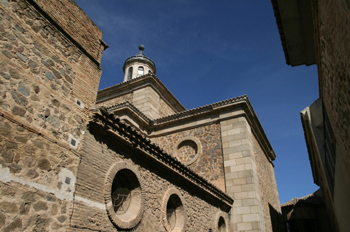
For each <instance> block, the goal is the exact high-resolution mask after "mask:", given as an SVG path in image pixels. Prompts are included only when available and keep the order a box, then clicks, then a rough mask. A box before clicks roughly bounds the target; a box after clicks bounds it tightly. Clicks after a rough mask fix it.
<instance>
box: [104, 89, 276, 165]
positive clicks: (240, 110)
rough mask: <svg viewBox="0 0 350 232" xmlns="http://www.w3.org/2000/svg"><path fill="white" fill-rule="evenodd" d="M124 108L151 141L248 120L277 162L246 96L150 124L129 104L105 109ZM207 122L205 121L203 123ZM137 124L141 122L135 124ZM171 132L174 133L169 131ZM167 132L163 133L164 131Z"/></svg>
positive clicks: (256, 135)
mask: <svg viewBox="0 0 350 232" xmlns="http://www.w3.org/2000/svg"><path fill="white" fill-rule="evenodd" d="M123 107H129V108H130V110H133V111H134V112H137V113H135V114H133V115H130V116H131V117H140V118H142V119H140V120H142V121H144V122H145V123H146V124H143V126H144V127H145V129H146V131H147V134H145V136H148V137H158V136H160V135H162V134H169V133H174V132H175V131H180V130H186V129H189V128H195V127H198V126H200V125H206V124H212V123H217V122H220V121H223V120H227V119H229V118H234V117H245V118H246V119H247V121H248V123H249V124H250V126H251V128H252V132H253V134H254V135H255V137H256V140H257V141H258V143H259V144H260V146H261V149H262V150H263V151H264V153H265V155H266V157H267V159H268V160H269V161H270V162H271V163H272V161H273V160H275V159H276V154H275V152H274V150H273V148H272V146H271V144H270V142H269V140H268V138H267V136H266V134H265V131H264V129H263V127H262V126H261V124H260V121H259V119H258V117H257V115H256V114H255V112H254V109H253V107H252V105H251V103H250V101H249V99H248V97H247V95H243V96H239V97H235V98H231V99H228V100H224V101H220V102H217V103H213V104H210V105H205V106H201V107H198V108H194V109H191V110H187V111H182V112H179V113H176V114H173V115H169V116H166V117H163V118H159V119H155V120H151V119H149V118H148V117H147V116H145V115H144V114H143V113H141V112H140V111H139V110H138V109H137V108H136V107H135V106H133V105H132V104H131V103H130V102H125V103H121V104H117V105H114V106H111V107H109V108H106V109H107V110H108V112H109V113H112V112H113V113H115V114H118V111H120V110H121V109H122V108H123ZM203 118H204V119H203ZM135 121H138V120H135ZM180 123H181V124H182V126H181V128H174V127H173V125H174V124H180ZM168 128H171V130H166V129H168ZM164 129H165V130H166V131H167V132H161V131H162V130H164Z"/></svg>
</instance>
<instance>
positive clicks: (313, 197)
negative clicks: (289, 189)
mask: <svg viewBox="0 0 350 232" xmlns="http://www.w3.org/2000/svg"><path fill="white" fill-rule="evenodd" d="M303 204H313V205H322V204H324V201H323V198H322V196H321V193H320V189H319V190H317V191H316V192H314V193H312V194H309V195H306V196H304V197H301V198H297V197H295V198H293V199H292V200H289V201H287V202H286V203H284V204H282V205H281V207H286V206H295V205H303Z"/></svg>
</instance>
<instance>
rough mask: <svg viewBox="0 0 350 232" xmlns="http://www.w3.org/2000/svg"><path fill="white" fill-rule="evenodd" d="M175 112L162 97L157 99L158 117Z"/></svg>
mask: <svg viewBox="0 0 350 232" xmlns="http://www.w3.org/2000/svg"><path fill="white" fill-rule="evenodd" d="M175 113H176V112H175V111H174V110H173V109H172V108H171V107H170V106H169V105H168V104H167V103H166V102H165V101H164V100H163V99H162V98H160V99H159V118H162V117H165V116H169V115H172V114H175Z"/></svg>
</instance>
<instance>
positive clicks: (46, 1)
mask: <svg viewBox="0 0 350 232" xmlns="http://www.w3.org/2000/svg"><path fill="white" fill-rule="evenodd" d="M33 1H34V2H36V3H37V4H38V5H39V6H40V8H42V9H43V10H44V11H45V12H47V13H48V14H49V15H50V16H51V17H52V18H53V19H54V20H55V21H56V22H57V23H58V24H59V25H60V26H61V27H63V29H64V30H65V31H66V32H67V33H69V35H70V36H72V37H73V38H74V40H76V41H77V42H78V43H79V44H80V45H81V46H82V47H83V48H84V49H85V50H86V51H87V52H88V53H89V54H90V55H92V56H93V57H94V58H95V59H96V60H97V61H98V62H101V58H102V53H103V50H104V46H103V44H102V31H101V30H100V29H99V28H98V27H97V26H96V25H95V24H94V22H93V21H92V20H91V19H90V18H89V17H88V16H87V15H86V14H85V12H84V11H83V10H82V9H81V8H80V7H79V6H78V5H77V4H76V3H75V2H74V1H67V0H33Z"/></svg>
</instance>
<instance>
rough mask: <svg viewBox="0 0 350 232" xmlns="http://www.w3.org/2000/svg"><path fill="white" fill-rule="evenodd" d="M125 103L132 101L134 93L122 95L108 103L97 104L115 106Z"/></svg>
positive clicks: (99, 104)
mask: <svg viewBox="0 0 350 232" xmlns="http://www.w3.org/2000/svg"><path fill="white" fill-rule="evenodd" d="M125 101H129V102H131V101H132V93H127V94H125V95H121V96H119V97H115V98H112V99H109V100H106V101H103V102H101V103H98V104H96V105H97V106H113V105H116V104H120V103H123V102H125Z"/></svg>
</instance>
